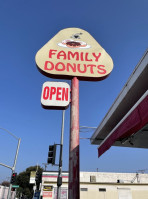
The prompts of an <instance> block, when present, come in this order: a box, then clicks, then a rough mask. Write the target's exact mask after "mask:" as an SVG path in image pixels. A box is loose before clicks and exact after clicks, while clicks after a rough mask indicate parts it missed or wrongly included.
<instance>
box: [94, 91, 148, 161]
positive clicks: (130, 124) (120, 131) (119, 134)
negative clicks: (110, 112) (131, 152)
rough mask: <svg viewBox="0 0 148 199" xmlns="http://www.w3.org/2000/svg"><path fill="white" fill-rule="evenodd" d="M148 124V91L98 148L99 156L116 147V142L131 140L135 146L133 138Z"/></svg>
mask: <svg viewBox="0 0 148 199" xmlns="http://www.w3.org/2000/svg"><path fill="white" fill-rule="evenodd" d="M147 124H148V90H147V91H146V92H145V94H144V95H143V96H142V97H141V98H140V99H139V100H138V102H137V103H136V104H135V105H134V106H133V107H132V108H131V109H130V111H129V112H128V113H127V114H126V115H125V116H124V117H123V119H122V120H121V121H120V122H119V123H118V124H117V125H116V126H115V128H114V129H113V130H112V131H111V132H110V134H109V135H108V136H107V137H106V138H105V139H104V141H103V142H102V143H101V145H100V146H99V148H98V156H99V157H100V156H101V155H102V154H103V153H104V152H105V151H107V150H108V149H109V148H110V147H111V146H112V145H114V143H115V142H120V143H122V142H125V141H126V140H129V141H130V139H131V144H133V145H134V143H132V138H133V137H134V135H135V134H136V133H137V132H139V131H140V130H141V129H142V128H143V127H144V126H145V125H147ZM143 147H144V145H143Z"/></svg>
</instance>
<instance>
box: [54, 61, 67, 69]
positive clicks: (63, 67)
mask: <svg viewBox="0 0 148 199" xmlns="http://www.w3.org/2000/svg"><path fill="white" fill-rule="evenodd" d="M60 64H61V66H62V68H61V69H60V68H58V67H59V65H60ZM55 70H56V71H64V70H65V65H64V64H63V63H62V62H58V63H57V64H56V65H55Z"/></svg>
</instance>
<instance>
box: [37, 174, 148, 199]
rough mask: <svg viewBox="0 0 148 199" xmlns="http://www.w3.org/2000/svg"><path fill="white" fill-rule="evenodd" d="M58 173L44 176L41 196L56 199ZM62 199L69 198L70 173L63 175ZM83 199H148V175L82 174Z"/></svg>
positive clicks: (44, 198)
mask: <svg viewBox="0 0 148 199" xmlns="http://www.w3.org/2000/svg"><path fill="white" fill-rule="evenodd" d="M57 176H58V172H55V171H49V172H48V171H47V172H43V174H42V185H41V196H42V197H43V199H56V193H57ZM62 181H63V183H62V187H61V199H67V198H68V172H63V174H62ZM80 198H81V199H147V198H148V174H144V173H107V172H106V173H104V172H80Z"/></svg>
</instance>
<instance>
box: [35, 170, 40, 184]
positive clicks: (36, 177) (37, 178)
mask: <svg viewBox="0 0 148 199" xmlns="http://www.w3.org/2000/svg"><path fill="white" fill-rule="evenodd" d="M35 181H36V182H38V181H39V172H38V171H37V172H36V175H35Z"/></svg>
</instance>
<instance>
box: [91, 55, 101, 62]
mask: <svg viewBox="0 0 148 199" xmlns="http://www.w3.org/2000/svg"><path fill="white" fill-rule="evenodd" d="M92 55H93V56H94V57H95V58H96V59H95V61H98V59H99V57H100V56H101V53H99V54H98V56H96V54H95V53H92Z"/></svg>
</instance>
